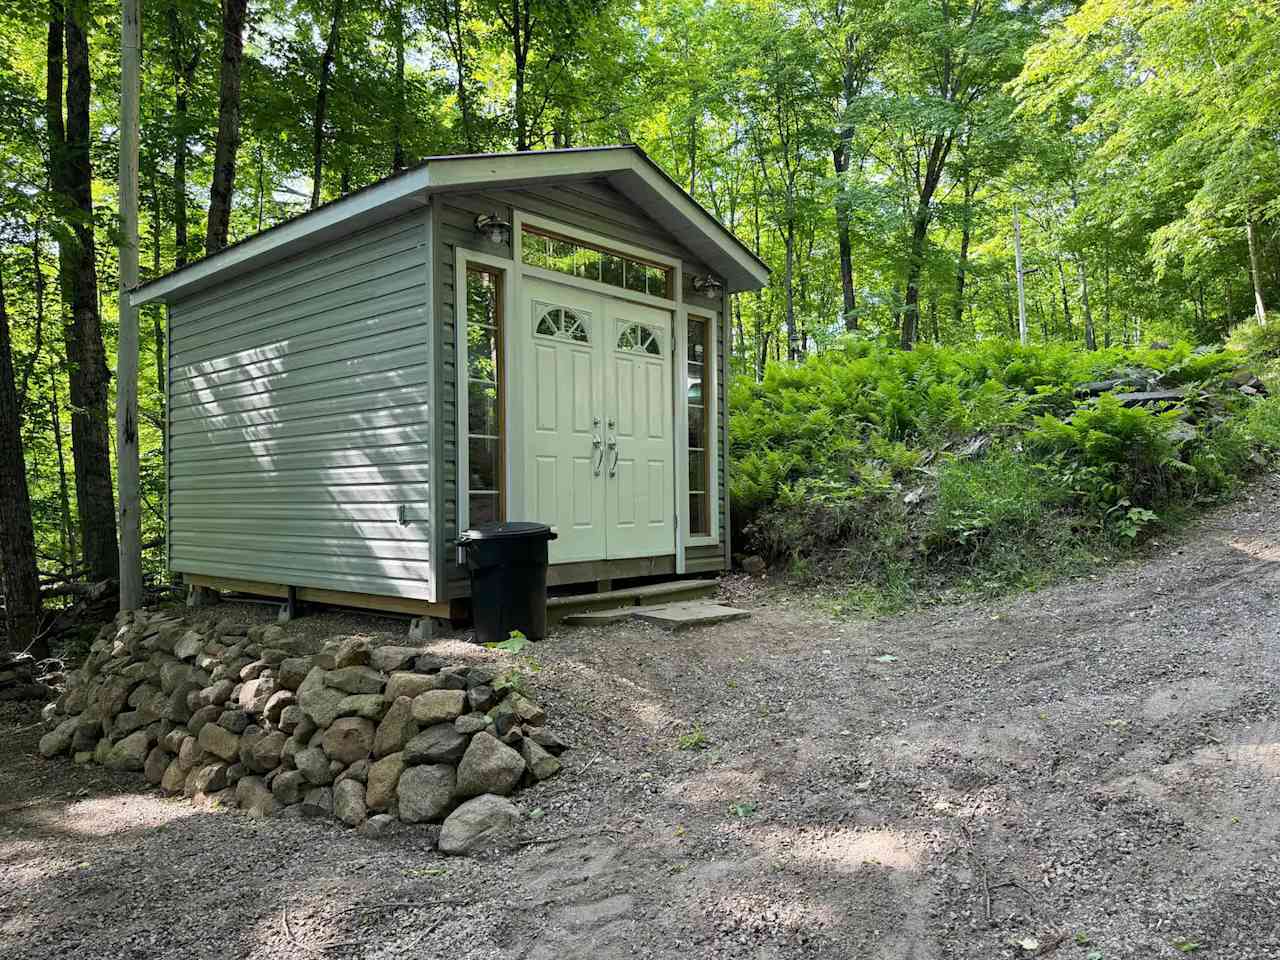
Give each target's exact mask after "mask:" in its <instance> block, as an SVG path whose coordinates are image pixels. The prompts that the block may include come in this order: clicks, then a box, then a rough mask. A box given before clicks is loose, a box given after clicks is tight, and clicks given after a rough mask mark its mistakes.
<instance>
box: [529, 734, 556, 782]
mask: <svg viewBox="0 0 1280 960" xmlns="http://www.w3.org/2000/svg"><path fill="white" fill-rule="evenodd" d="M520 755H521V756H522V757H524V763H525V766H526V767H528V768H529V772H530V773H531V774H533V776H534V779H535V780H546V779H547V778H548V777H554V776H555V775H556V774H557V773H559V772H560V761H559V760H557V759H556V758H555V757H553V756H552V755H551V754H549V753H548V752H547V751H546V750H543V749H542V747H540V746H538V744H536V743H535V742H534V741H532V740H529V739H524V740H521V741H520Z"/></svg>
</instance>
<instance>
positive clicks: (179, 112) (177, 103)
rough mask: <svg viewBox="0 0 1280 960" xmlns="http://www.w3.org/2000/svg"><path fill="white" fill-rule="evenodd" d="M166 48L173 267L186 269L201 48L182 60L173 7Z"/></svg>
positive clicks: (172, 8)
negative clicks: (192, 125) (190, 111)
mask: <svg viewBox="0 0 1280 960" xmlns="http://www.w3.org/2000/svg"><path fill="white" fill-rule="evenodd" d="M169 46H170V47H171V55H172V57H173V144H174V146H173V245H174V249H175V252H174V265H175V266H178V267H181V266H185V265H186V263H187V259H188V251H189V247H188V239H187V136H188V134H189V130H188V129H187V94H188V91H189V90H190V89H191V84H192V81H193V80H194V78H195V72H196V66H197V65H198V64H199V62H200V48H199V47H197V48H196V50H195V52H194V53H192V55H191V57H190V58H187V57H186V56H184V52H185V51H184V46H185V44H184V43H183V33H182V22H181V20H180V19H179V15H178V8H177V6H176V5H174V6H171V7H169Z"/></svg>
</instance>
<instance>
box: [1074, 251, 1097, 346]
mask: <svg viewBox="0 0 1280 960" xmlns="http://www.w3.org/2000/svg"><path fill="white" fill-rule="evenodd" d="M1076 268H1077V269H1078V270H1079V271H1080V308H1081V309H1082V310H1083V311H1084V345H1085V349H1087V350H1097V349H1098V335H1097V333H1096V332H1095V331H1094V329H1093V310H1091V309H1090V307H1089V274H1088V272H1087V271H1086V270H1085V266H1084V257H1076Z"/></svg>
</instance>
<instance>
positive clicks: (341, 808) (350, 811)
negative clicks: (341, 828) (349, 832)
mask: <svg viewBox="0 0 1280 960" xmlns="http://www.w3.org/2000/svg"><path fill="white" fill-rule="evenodd" d="M333 814H334V816H336V817H337V818H338V819H339V820H341V821H342V822H343V823H345V824H346V825H347V826H348V827H358V826H360V824H362V823H364V822H365V820H366V818H367V817H368V816H369V810H368V808H367V807H366V806H365V799H364V784H363V783H361V782H360V781H359V780H355V779H352V780H343V781H342V782H341V783H338V784H335V785H334V788H333Z"/></svg>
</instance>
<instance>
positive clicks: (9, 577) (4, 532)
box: [0, 276, 49, 659]
mask: <svg viewBox="0 0 1280 960" xmlns="http://www.w3.org/2000/svg"><path fill="white" fill-rule="evenodd" d="M25 464H26V458H25V457H24V456H23V452H22V416H21V414H20V413H19V411H18V393H17V390H16V389H15V385H14V382H13V354H12V353H11V351H10V343H9V316H8V313H7V311H6V308H5V299H4V277H3V276H0V584H3V586H4V618H5V627H6V629H5V636H6V638H7V641H8V643H7V646H9V647H10V648H11V649H16V650H24V649H26V648H27V647H28V646H29V645H30V644H31V643H32V641H33V640H35V637H36V632H37V631H38V630H39V627H40V580H39V574H38V572H37V570H36V538H35V528H34V527H33V526H32V523H31V500H30V497H29V495H28V493H27V477H26V470H25ZM0 639H4V638H0ZM5 645H6V644H3V643H0V649H2V648H3V647H4V646H5ZM32 653H33V654H34V655H35V656H36V657H38V658H41V659H43V658H44V657H47V656H48V655H49V649H48V646H47V644H46V645H45V646H44V647H43V648H40V647H32Z"/></svg>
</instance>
